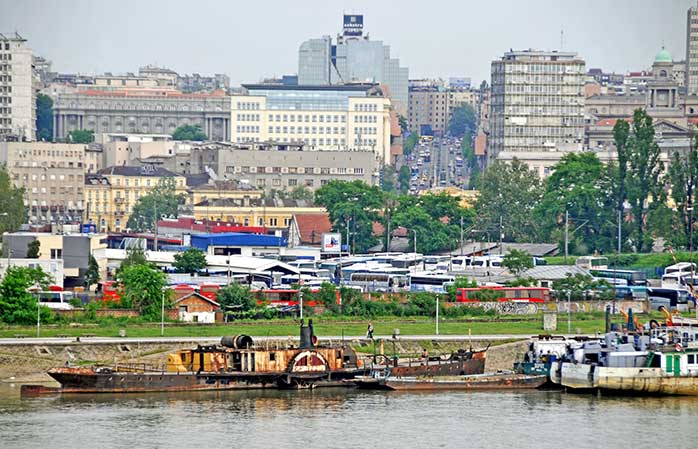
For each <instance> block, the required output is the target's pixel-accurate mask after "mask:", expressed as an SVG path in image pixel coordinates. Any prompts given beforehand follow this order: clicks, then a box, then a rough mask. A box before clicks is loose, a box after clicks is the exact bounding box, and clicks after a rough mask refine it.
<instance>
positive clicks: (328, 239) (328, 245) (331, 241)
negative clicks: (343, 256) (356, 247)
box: [322, 233, 342, 254]
mask: <svg viewBox="0 0 698 449" xmlns="http://www.w3.org/2000/svg"><path fill="white" fill-rule="evenodd" d="M341 248H342V234H340V233H331V234H322V252H323V253H337V254H339V253H340V252H341Z"/></svg>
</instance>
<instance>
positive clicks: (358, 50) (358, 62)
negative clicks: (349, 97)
mask: <svg viewBox="0 0 698 449" xmlns="http://www.w3.org/2000/svg"><path fill="white" fill-rule="evenodd" d="M363 23H364V18H363V16H362V15H346V14H345V15H344V27H343V30H342V33H341V34H338V35H337V39H336V42H335V43H333V42H332V38H331V37H330V36H323V37H321V38H318V39H310V40H307V41H305V42H303V43H302V44H301V46H300V48H299V51H298V84H300V85H328V84H349V83H355V82H360V83H365V82H371V83H378V84H383V85H385V86H387V88H388V90H389V92H390V97H391V99H392V100H393V105H394V108H395V110H396V111H398V112H399V113H400V114H402V115H406V114H407V102H408V94H407V80H408V69H407V68H406V67H401V66H400V60H399V59H397V58H391V57H390V46H388V45H384V44H383V42H382V41H372V40H370V39H369V37H368V34H364V32H363Z"/></svg>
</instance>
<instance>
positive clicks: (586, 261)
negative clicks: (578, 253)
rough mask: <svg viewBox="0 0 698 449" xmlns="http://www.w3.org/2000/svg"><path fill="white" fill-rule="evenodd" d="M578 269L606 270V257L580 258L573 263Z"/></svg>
mask: <svg viewBox="0 0 698 449" xmlns="http://www.w3.org/2000/svg"><path fill="white" fill-rule="evenodd" d="M574 264H575V265H577V266H578V267H579V268H583V269H585V270H605V269H607V268H608V257H600V256H582V257H577V260H576V261H575V262H574Z"/></svg>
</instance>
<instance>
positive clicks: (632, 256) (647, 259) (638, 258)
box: [545, 251, 691, 268]
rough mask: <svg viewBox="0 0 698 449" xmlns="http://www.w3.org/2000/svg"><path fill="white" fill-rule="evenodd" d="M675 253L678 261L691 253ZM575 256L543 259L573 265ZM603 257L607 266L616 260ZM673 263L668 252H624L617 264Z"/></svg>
mask: <svg viewBox="0 0 698 449" xmlns="http://www.w3.org/2000/svg"><path fill="white" fill-rule="evenodd" d="M675 255H676V260H678V261H679V262H689V261H690V260H691V254H690V253H689V252H686V251H680V252H676V253H675ZM577 257H578V256H572V255H570V256H568V257H567V263H565V256H551V257H546V258H545V260H547V261H548V263H549V264H550V265H574V263H575V260H577ZM605 257H607V258H608V263H609V266H611V265H613V263H614V261H615V260H616V255H615V254H613V253H611V254H606V255H605ZM674 263H676V262H675V261H674V257H673V256H672V255H671V253H669V252H664V253H650V254H637V253H624V254H620V255H619V256H618V266H619V267H625V268H655V267H666V266H668V265H673V264H674Z"/></svg>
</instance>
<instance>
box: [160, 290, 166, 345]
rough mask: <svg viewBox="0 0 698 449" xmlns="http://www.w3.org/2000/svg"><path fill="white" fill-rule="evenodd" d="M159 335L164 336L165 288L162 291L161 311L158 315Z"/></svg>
mask: <svg viewBox="0 0 698 449" xmlns="http://www.w3.org/2000/svg"><path fill="white" fill-rule="evenodd" d="M160 336H161V337H164V336H165V290H163V291H162V312H161V315H160Z"/></svg>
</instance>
